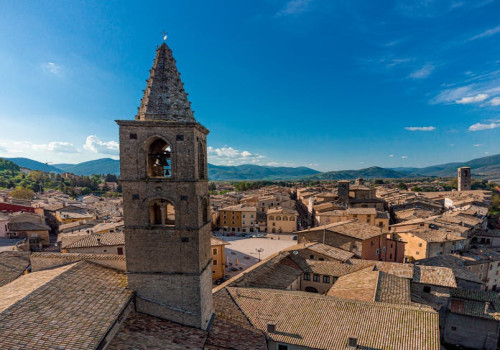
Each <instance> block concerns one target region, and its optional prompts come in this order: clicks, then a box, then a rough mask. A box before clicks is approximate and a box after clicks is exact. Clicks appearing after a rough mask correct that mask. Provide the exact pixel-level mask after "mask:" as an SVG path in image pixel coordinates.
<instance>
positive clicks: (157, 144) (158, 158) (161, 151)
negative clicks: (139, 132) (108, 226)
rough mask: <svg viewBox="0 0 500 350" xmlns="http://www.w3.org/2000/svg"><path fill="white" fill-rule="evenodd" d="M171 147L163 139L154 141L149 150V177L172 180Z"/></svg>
mask: <svg viewBox="0 0 500 350" xmlns="http://www.w3.org/2000/svg"><path fill="white" fill-rule="evenodd" d="M171 151H172V149H171V147H170V145H169V144H168V143H167V142H165V140H163V139H157V140H156V141H153V142H152V143H151V145H150V146H149V149H148V167H147V170H148V177H160V178H172V159H171Z"/></svg>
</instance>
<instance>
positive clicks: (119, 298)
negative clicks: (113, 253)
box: [0, 261, 132, 350]
mask: <svg viewBox="0 0 500 350" xmlns="http://www.w3.org/2000/svg"><path fill="white" fill-rule="evenodd" d="M0 295H2V296H6V297H7V298H5V297H4V299H3V301H2V305H1V306H0V334H2V336H1V337H0V348H1V349H37V350H38V349H40V350H42V349H72V350H79V349H82V350H87V349H95V348H96V347H97V346H98V345H99V343H100V342H101V340H102V339H103V337H104V336H105V335H106V333H107V331H108V330H109V329H110V327H111V326H112V325H113V323H114V322H115V320H116V319H117V317H118V316H119V315H120V313H121V311H122V309H123V308H124V307H125V306H126V304H127V303H128V302H129V301H130V298H131V296H132V292H131V291H129V290H128V289H126V277H125V275H124V274H123V273H119V272H117V271H114V270H111V269H108V268H104V267H100V266H97V265H95V264H92V263H88V262H84V261H82V262H78V263H74V264H70V265H65V266H62V267H59V268H55V269H51V270H45V271H40V272H33V273H31V274H28V275H25V276H22V277H20V278H18V279H17V280H15V281H14V282H11V283H9V284H7V285H5V286H3V287H1V288H0ZM56 344H57V345H56Z"/></svg>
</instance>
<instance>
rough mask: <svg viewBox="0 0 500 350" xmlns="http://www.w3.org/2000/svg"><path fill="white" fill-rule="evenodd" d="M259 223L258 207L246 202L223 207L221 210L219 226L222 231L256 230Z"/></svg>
mask: <svg viewBox="0 0 500 350" xmlns="http://www.w3.org/2000/svg"><path fill="white" fill-rule="evenodd" d="M256 224H257V209H256V208H255V207H254V206H249V205H245V204H238V205H232V206H229V207H225V208H222V209H221V210H220V212H219V227H220V228H221V230H222V231H230V232H254V231H255V227H256Z"/></svg>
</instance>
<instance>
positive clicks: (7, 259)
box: [0, 252, 30, 287]
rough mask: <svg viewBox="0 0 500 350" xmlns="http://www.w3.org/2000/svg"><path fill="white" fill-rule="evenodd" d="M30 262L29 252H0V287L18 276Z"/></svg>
mask: <svg viewBox="0 0 500 350" xmlns="http://www.w3.org/2000/svg"><path fill="white" fill-rule="evenodd" d="M29 264H30V261H29V253H20V252H1V253H0V287H1V286H3V285H5V284H7V283H9V282H12V281H14V280H15V279H16V278H18V277H19V276H20V275H21V274H22V273H23V272H24V270H26V269H27V268H28V265H29Z"/></svg>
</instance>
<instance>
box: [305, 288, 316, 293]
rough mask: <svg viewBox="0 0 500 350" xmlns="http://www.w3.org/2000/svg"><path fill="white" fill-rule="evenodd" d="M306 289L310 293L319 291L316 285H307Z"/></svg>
mask: <svg viewBox="0 0 500 350" xmlns="http://www.w3.org/2000/svg"><path fill="white" fill-rule="evenodd" d="M305 291H306V292H309V293H318V290H317V289H316V288H314V287H306V289H305Z"/></svg>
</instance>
